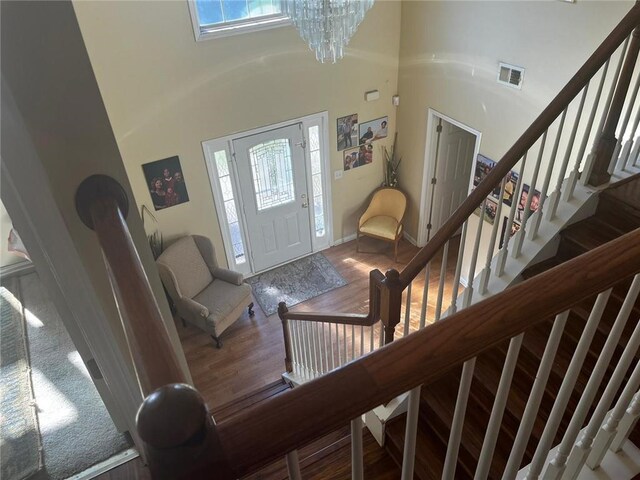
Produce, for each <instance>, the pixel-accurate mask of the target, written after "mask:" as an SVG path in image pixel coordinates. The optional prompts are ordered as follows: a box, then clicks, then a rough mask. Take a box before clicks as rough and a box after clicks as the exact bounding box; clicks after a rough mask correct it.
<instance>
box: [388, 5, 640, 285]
mask: <svg viewBox="0 0 640 480" xmlns="http://www.w3.org/2000/svg"><path fill="white" fill-rule="evenodd" d="M639 24H640V5H639V4H635V5H634V6H633V7H632V8H631V10H630V11H629V13H627V14H626V15H625V17H624V18H623V19H622V20H621V21H620V23H619V24H618V25H617V26H616V28H615V29H614V30H613V31H612V32H611V33H610V34H609V36H608V37H607V38H606V39H605V40H604V42H602V44H601V45H600V46H599V47H598V48H597V49H596V51H595V52H594V53H593V54H592V55H591V56H590V57H589V59H588V60H587V61H586V62H585V64H584V65H583V66H582V67H581V68H580V69H579V70H578V72H577V73H576V74H575V75H574V76H573V77H572V78H571V80H569V82H568V83H567V84H566V85H565V87H564V88H563V89H562V90H560V93H558V95H556V97H555V98H554V99H553V100H552V101H551V103H550V104H549V105H548V106H547V108H545V109H544V110H543V111H542V113H541V114H540V115H539V116H538V118H536V119H535V120H534V122H533V123H532V124H531V126H530V127H529V128H528V129H527V130H526V131H525V132H524V133H523V134H522V136H521V137H520V138H519V139H518V140H517V141H516V142H515V143H514V145H513V146H512V147H511V148H510V149H509V150H508V151H507V153H505V154H504V156H503V157H502V158H501V159H500V161H499V162H498V163H497V164H496V165H495V167H494V168H493V169H492V170H491V172H490V173H489V174H488V175H487V176H486V178H485V179H484V180H482V181H481V182H480V184H479V185H478V186H477V187H476V188H475V190H474V191H473V192H471V194H470V195H469V196H468V197H467V199H466V200H465V201H464V202H462V204H461V205H460V206H459V207H458V209H457V210H456V211H455V212H454V213H453V214H452V215H451V217H450V218H449V219H448V220H447V221H446V222H445V224H444V225H443V226H442V227H441V228H440V229H439V230H438V231H437V232H436V234H435V235H434V236H433V238H432V239H431V241H430V242H429V243H428V244H427V245H426V246H425V247H423V248H422V249H421V250H420V251H419V252H418V253H417V254H416V255H415V256H414V257H413V259H411V261H410V262H409V263H408V264H407V266H406V267H405V268H404V269H403V270H402V272H401V273H400V283H401V285H402V287H403V289H404V288H406V287H407V286H408V285H409V283H410V282H411V281H412V280H413V279H414V278H415V277H416V276H417V275H418V274H419V273H420V271H421V270H422V269H423V268H424V267H425V266H426V265H427V263H428V262H429V261H431V259H432V258H433V257H434V256H435V255H436V254H437V253H438V251H440V249H441V248H442V247H443V246H444V244H445V243H446V242H447V241H449V239H450V238H451V237H452V236H453V235H454V234H455V232H457V231H458V229H459V228H460V227H461V226H462V224H463V223H464V222H465V221H466V220H467V218H469V217H470V216H471V215H472V214H473V212H474V211H475V210H476V208H478V207H479V206H480V204H481V203H482V202H483V200H484V199H485V198H486V197H487V196H488V195H489V194H490V193H491V192H492V191H493V190H494V189H495V188H496V187H497V186H498V185H499V184H500V182H501V181H502V179H503V178H504V177H505V176H506V175H507V173H509V171H511V170H512V169H513V167H514V166H515V165H516V163H518V161H519V160H520V159H521V158H522V157H523V156H524V154H525V153H526V152H527V150H529V149H530V148H531V146H532V145H533V144H534V143H535V142H536V141H537V140H538V139H539V138H540V136H541V135H542V134H543V133H544V132H545V131H546V130H547V129H548V128H549V127H550V126H551V124H552V123H553V122H554V121H555V119H556V118H557V117H558V116H559V115H560V114H561V113H562V111H563V110H564V109H565V108H567V106H568V105H569V104H570V103H571V101H572V100H573V99H574V98H575V97H576V95H578V93H580V91H581V90H582V89H583V88H584V86H585V85H586V84H587V82H588V81H589V80H590V79H591V77H593V76H594V75H595V74H596V73H597V72H598V70H599V69H600V68H601V67H602V65H604V63H605V62H606V61H607V59H608V58H609V57H611V55H613V53H614V52H615V51H616V49H617V48H618V47H619V46H620V45H621V44H622V42H623V41H624V40H625V39H626V38H627V37H628V36H629V34H630V33H631V32H632V31H633V29H634V28H636V27H637V26H638V25H639Z"/></svg>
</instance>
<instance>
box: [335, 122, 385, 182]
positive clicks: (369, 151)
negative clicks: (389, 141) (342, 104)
mask: <svg viewBox="0 0 640 480" xmlns="http://www.w3.org/2000/svg"><path fill="white" fill-rule="evenodd" d="M388 123H389V118H388V117H381V118H377V119H375V120H371V121H368V122H365V123H358V114H357V113H354V114H351V115H346V116H344V117H340V118H338V120H337V125H336V127H337V137H336V139H337V145H338V151H342V152H343V160H344V170H345V171H347V170H353V169H354V168H358V167H362V166H364V165H369V164H370V163H372V162H373V142H374V141H376V140H379V139H381V138H386V137H387V135H388Z"/></svg>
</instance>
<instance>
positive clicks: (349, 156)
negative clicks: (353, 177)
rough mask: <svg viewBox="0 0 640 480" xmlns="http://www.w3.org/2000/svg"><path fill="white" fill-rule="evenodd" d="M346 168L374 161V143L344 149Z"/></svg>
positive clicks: (351, 168)
mask: <svg viewBox="0 0 640 480" xmlns="http://www.w3.org/2000/svg"><path fill="white" fill-rule="evenodd" d="M343 155H344V170H345V171H347V170H353V169H354V168H358V167H362V166H364V165H369V164H370V163H372V162H373V145H360V146H359V147H356V148H349V149H347V150H345V151H344V154H343Z"/></svg>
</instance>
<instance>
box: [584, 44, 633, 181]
mask: <svg viewBox="0 0 640 480" xmlns="http://www.w3.org/2000/svg"><path fill="white" fill-rule="evenodd" d="M630 38H631V37H630V36H629V37H627V39H626V40H625V41H624V45H623V47H622V50H621V51H620V58H619V59H618V66H617V67H616V71H615V73H614V75H613V78H612V81H611V88H610V89H609V95H608V96H607V101H606V102H605V104H604V109H603V111H602V117H601V118H600V123H599V125H598V129H597V130H596V135H595V138H594V140H593V145H592V147H591V153H590V154H589V155H588V156H587V162H586V165H585V169H584V175H583V177H582V184H583V185H586V184H587V182H588V181H589V176H590V175H591V168H592V167H593V160H594V158H595V154H596V151H597V149H598V143H600V136H601V135H602V131H603V130H604V124H605V122H606V120H607V116H608V115H609V108H611V102H612V101H613V94H614V93H615V90H616V85H617V84H618V78H619V77H620V71H621V70H622V64H623V62H624V57H625V55H626V52H627V46H628V45H629V39H630ZM612 56H613V55H612ZM610 58H611V57H610Z"/></svg>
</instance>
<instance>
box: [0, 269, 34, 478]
mask: <svg viewBox="0 0 640 480" xmlns="http://www.w3.org/2000/svg"><path fill="white" fill-rule="evenodd" d="M8 285H9V286H10V287H13V289H14V290H16V289H17V281H16V280H13V279H9V281H8ZM25 334H26V332H25V328H24V319H23V315H22V306H21V305H20V303H19V302H18V300H17V299H16V298H15V297H14V296H13V294H12V293H11V292H10V290H8V289H7V288H5V287H4V286H0V385H2V388H1V389H0V417H1V419H2V421H1V422H0V423H1V425H2V430H1V431H0V459H1V460H2V461H1V463H2V466H1V468H0V478H2V479H3V480H22V479H23V478H26V477H28V476H30V475H32V474H34V473H35V472H37V471H38V470H39V469H40V468H41V466H42V465H41V454H40V432H39V431H38V419H37V416H36V411H35V405H34V402H33V390H32V388H31V372H30V368H29V356H28V353H27V344H26V337H25Z"/></svg>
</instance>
